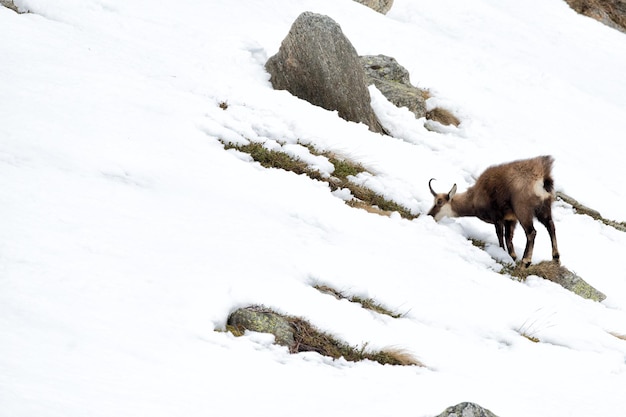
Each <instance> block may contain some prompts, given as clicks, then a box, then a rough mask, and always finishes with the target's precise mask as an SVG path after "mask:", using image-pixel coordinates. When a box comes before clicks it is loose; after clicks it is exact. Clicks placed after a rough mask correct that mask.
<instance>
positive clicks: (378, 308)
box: [313, 285, 403, 319]
mask: <svg viewBox="0 0 626 417" xmlns="http://www.w3.org/2000/svg"><path fill="white" fill-rule="evenodd" d="M313 288H315V289H316V290H318V291H320V292H322V293H325V294H330V295H332V296H334V297H335V298H337V299H338V300H348V301H350V302H353V303H358V304H360V305H361V307H363V308H364V309H366V310H370V311H373V312H375V313H378V314H384V315H386V316H389V317H392V318H394V319H398V318H400V317H402V316H403V315H402V314H399V313H394V312H393V311H391V310H390V309H388V308H387V307H385V306H383V305H382V304H380V303H378V302H376V301H375V300H373V299H371V298H361V297H358V296H347V295H345V294H343V293H342V292H340V291H337V290H336V289H334V288H332V287H329V286H327V285H314V286H313Z"/></svg>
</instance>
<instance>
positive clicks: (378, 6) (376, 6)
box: [354, 0, 393, 14]
mask: <svg viewBox="0 0 626 417" xmlns="http://www.w3.org/2000/svg"><path fill="white" fill-rule="evenodd" d="M354 1H356V2H357V3H361V4H362V5H364V6H367V7H369V8H370V9H373V10H376V11H377V12H378V13H382V14H387V12H388V11H389V10H391V6H393V0H354Z"/></svg>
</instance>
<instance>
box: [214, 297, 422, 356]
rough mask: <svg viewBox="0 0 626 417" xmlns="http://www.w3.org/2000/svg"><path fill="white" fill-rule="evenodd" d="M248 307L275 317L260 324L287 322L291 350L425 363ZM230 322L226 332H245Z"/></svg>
mask: <svg viewBox="0 0 626 417" xmlns="http://www.w3.org/2000/svg"><path fill="white" fill-rule="evenodd" d="M245 310H247V311H248V312H249V313H250V312H252V313H254V312H256V313H259V314H260V315H262V316H265V317H267V316H272V317H273V318H272V320H266V319H261V320H257V322H259V323H260V322H264V323H265V324H267V323H271V325H273V326H276V325H277V324H282V323H284V322H286V325H283V326H281V327H282V328H281V329H280V331H282V330H284V327H286V326H288V327H289V328H290V329H291V331H290V333H291V334H292V335H293V338H292V339H291V336H289V339H290V340H291V343H284V342H283V343H281V344H284V345H286V346H287V347H288V349H289V352H290V353H301V352H316V353H319V354H320V355H323V356H328V357H331V358H333V359H339V358H344V359H345V360H347V361H349V362H358V361H363V360H370V361H374V362H378V363H380V364H382V365H403V366H407V365H413V366H424V365H423V364H422V363H421V362H420V361H419V360H417V359H416V358H415V357H413V355H411V354H410V353H409V352H407V351H406V350H404V349H401V348H397V347H390V348H386V349H381V350H370V349H368V348H367V347H368V344H367V343H365V344H363V346H361V347H356V346H350V345H348V344H347V343H344V342H342V341H340V340H338V339H337V338H335V337H333V336H331V335H329V334H327V333H324V332H322V331H320V330H319V329H317V328H316V327H315V326H313V325H312V324H311V323H309V322H308V321H306V320H304V319H302V318H299V317H293V316H287V315H282V314H279V313H277V312H275V311H272V310H271V309H268V308H267V307H264V306H251V307H247V308H246V309H245ZM231 317H232V316H231ZM279 322H280V323H279ZM228 323H229V324H228V325H227V326H226V331H228V332H230V333H232V334H233V335H234V336H237V337H239V336H242V335H244V334H245V331H246V330H247V329H246V327H245V326H243V325H242V322H239V323H237V324H233V321H232V320H231V318H230V317H229V320H228ZM252 330H254V331H262V332H266V333H274V334H276V333H275V332H276V331H277V329H272V328H264V329H260V328H258V327H255V328H253V329H252ZM284 339H287V338H283V340H284Z"/></svg>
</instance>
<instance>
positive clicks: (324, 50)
mask: <svg viewBox="0 0 626 417" xmlns="http://www.w3.org/2000/svg"><path fill="white" fill-rule="evenodd" d="M265 68H266V69H267V71H268V72H269V73H270V75H271V78H270V81H271V83H272V86H273V87H274V88H275V89H277V90H287V91H289V92H290V93H291V94H293V95H295V96H297V97H299V98H301V99H303V100H306V101H308V102H310V103H312V104H315V105H317V106H320V107H323V108H325V109H327V110H337V112H338V114H339V116H340V117H342V118H343V119H346V120H349V121H353V122H357V123H364V124H365V125H367V126H368V127H369V129H370V130H371V131H373V132H378V133H384V129H383V127H382V125H381V124H380V121H379V120H378V118H377V117H376V115H375V114H374V111H373V110H372V107H371V105H370V100H371V97H370V94H369V91H368V89H367V82H366V79H365V72H364V70H363V68H362V66H361V63H360V61H359V57H358V55H357V53H356V50H355V49H354V47H353V46H352V44H351V43H350V41H349V40H348V39H347V38H346V37H345V35H344V34H343V32H342V30H341V27H340V26H339V25H338V24H337V23H336V22H335V21H334V20H333V19H331V18H330V17H328V16H324V15H320V14H316V13H311V12H304V13H302V14H301V15H300V16H298V18H297V19H296V21H295V22H294V23H293V25H292V26H291V29H290V30H289V33H288V34H287V37H285V39H284V40H283V42H282V44H281V46H280V49H279V51H278V53H277V54H276V55H274V56H272V57H270V59H268V61H267V63H266V64H265Z"/></svg>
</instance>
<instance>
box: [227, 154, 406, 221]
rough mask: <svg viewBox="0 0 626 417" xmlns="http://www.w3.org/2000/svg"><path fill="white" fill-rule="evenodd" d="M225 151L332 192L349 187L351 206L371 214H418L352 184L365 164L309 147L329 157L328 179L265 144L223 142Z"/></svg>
mask: <svg viewBox="0 0 626 417" xmlns="http://www.w3.org/2000/svg"><path fill="white" fill-rule="evenodd" d="M222 144H223V145H224V149H236V150H238V151H240V152H244V153H247V154H249V155H250V156H251V157H252V159H254V160H255V161H257V162H258V163H260V164H261V166H263V167H265V168H277V169H283V170H285V171H291V172H294V173H296V174H305V175H307V176H308V177H309V178H311V179H314V180H318V181H324V182H326V183H327V184H328V185H329V187H330V189H331V191H335V190H338V189H342V188H346V189H348V190H350V192H351V193H352V196H353V197H354V200H351V201H348V202H347V204H348V205H350V206H351V207H356V208H366V207H367V210H368V211H369V212H370V213H376V214H381V215H390V214H391V213H392V212H398V213H399V214H400V216H401V217H403V218H405V219H409V220H412V219H414V218H416V217H418V215H416V214H413V213H411V210H409V209H407V208H406V207H404V206H402V205H401V204H398V203H396V202H394V201H391V200H387V199H386V198H384V197H383V196H382V195H380V194H378V193H376V192H374V191H372V190H370V189H369V188H367V187H363V186H361V185H358V184H355V183H353V182H352V181H350V177H351V176H356V175H358V174H359V173H361V172H365V168H363V166H362V165H360V164H357V163H354V162H352V161H349V160H347V159H341V158H339V157H337V156H336V155H334V154H332V153H321V152H317V151H316V150H315V148H314V147H312V146H310V145H308V146H307V148H308V149H309V151H310V152H311V153H312V154H313V155H321V156H325V157H326V158H328V160H329V162H330V163H332V164H333V166H334V171H333V176H332V177H330V178H324V177H323V176H322V174H321V173H320V172H319V171H317V170H314V169H311V168H310V167H309V166H308V164H307V163H306V162H304V161H302V160H300V159H298V158H293V157H291V156H290V155H288V154H286V153H284V152H281V151H278V150H270V149H267V148H265V147H264V146H263V144H262V143H258V142H250V143H249V144H247V145H238V144H231V143H227V142H222Z"/></svg>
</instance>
